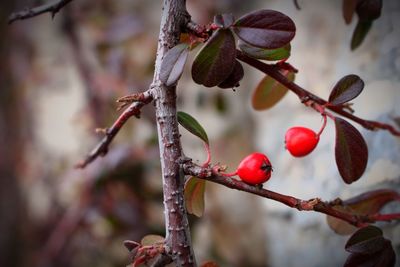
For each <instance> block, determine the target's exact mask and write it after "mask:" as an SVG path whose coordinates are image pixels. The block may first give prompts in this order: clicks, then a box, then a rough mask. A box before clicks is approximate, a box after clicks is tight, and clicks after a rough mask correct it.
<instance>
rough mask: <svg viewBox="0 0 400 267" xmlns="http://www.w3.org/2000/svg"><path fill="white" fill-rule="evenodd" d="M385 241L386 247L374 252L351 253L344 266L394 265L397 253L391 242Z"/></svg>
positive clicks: (376, 266)
mask: <svg viewBox="0 0 400 267" xmlns="http://www.w3.org/2000/svg"><path fill="white" fill-rule="evenodd" d="M385 243H386V244H385V247H384V249H382V250H381V251H378V252H377V253H374V254H369V255H363V254H355V253H352V254H350V256H349V257H348V258H347V260H346V262H345V264H344V266H343V267H394V266H395V263H396V254H395V252H394V250H393V247H392V244H391V242H390V241H389V240H385Z"/></svg>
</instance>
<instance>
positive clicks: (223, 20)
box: [214, 14, 235, 29]
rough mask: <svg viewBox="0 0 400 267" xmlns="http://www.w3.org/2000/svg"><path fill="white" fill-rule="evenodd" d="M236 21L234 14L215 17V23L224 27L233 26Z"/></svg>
mask: <svg viewBox="0 0 400 267" xmlns="http://www.w3.org/2000/svg"><path fill="white" fill-rule="evenodd" d="M234 21H235V17H234V16H233V15H232V14H222V15H216V16H215V17H214V23H215V24H217V25H218V26H220V27H221V28H224V29H227V28H229V27H230V26H232V24H233V22H234Z"/></svg>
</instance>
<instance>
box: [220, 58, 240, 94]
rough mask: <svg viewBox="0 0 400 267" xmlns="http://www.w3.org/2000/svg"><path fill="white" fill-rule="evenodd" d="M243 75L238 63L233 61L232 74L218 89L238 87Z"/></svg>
mask: <svg viewBox="0 0 400 267" xmlns="http://www.w3.org/2000/svg"><path fill="white" fill-rule="evenodd" d="M243 75H244V71H243V67H242V64H240V62H239V61H237V60H236V61H235V66H234V67H233V71H232V73H231V74H230V75H229V76H228V78H226V79H225V81H223V82H222V83H220V84H219V85H218V87H220V88H223V89H227V88H234V87H239V82H240V81H241V80H242V78H243Z"/></svg>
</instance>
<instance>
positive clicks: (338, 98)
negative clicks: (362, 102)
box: [329, 74, 364, 105]
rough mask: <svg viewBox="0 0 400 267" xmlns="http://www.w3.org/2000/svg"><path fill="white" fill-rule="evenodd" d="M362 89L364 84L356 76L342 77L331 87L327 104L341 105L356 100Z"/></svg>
mask: <svg viewBox="0 0 400 267" xmlns="http://www.w3.org/2000/svg"><path fill="white" fill-rule="evenodd" d="M363 89H364V82H363V80H361V79H360V77H358V76H357V75H354V74H350V75H347V76H344V77H343V78H342V79H340V81H338V82H337V83H336V85H335V87H333V89H332V92H331V94H330V96H329V103H330V104H332V105H341V104H344V103H346V102H349V101H350V100H353V99H354V98H356V97H357V96H358V95H359V94H361V92H362V90H363Z"/></svg>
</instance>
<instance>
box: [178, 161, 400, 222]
mask: <svg viewBox="0 0 400 267" xmlns="http://www.w3.org/2000/svg"><path fill="white" fill-rule="evenodd" d="M183 169H184V172H185V174H186V175H192V176H196V177H198V178H200V179H205V180H208V181H211V182H214V183H217V184H221V185H224V186H226V187H229V188H231V189H236V190H239V191H244V192H248V193H251V194H254V195H258V196H261V197H264V198H268V199H271V200H274V201H277V202H280V203H282V204H285V205H286V206H288V207H290V208H295V209H297V210H299V211H316V212H320V213H323V214H326V215H330V216H332V217H335V218H338V219H341V220H343V221H346V222H348V223H349V224H352V225H354V226H356V227H364V226H366V225H367V224H369V223H374V222H377V221H390V220H399V219H400V213H394V214H385V215H383V214H373V215H355V214H351V213H346V212H343V211H340V210H337V209H335V208H333V206H334V204H335V205H337V204H336V203H334V202H325V201H322V200H321V199H319V198H313V199H310V200H302V199H298V198H295V197H292V196H287V195H282V194H279V193H276V192H273V191H270V190H267V189H263V188H260V187H257V186H252V185H249V184H246V183H244V182H242V181H239V180H236V179H233V178H231V177H226V176H222V175H219V174H218V173H215V172H214V171H213V170H212V169H211V168H205V167H200V166H197V165H195V164H193V163H192V162H191V161H186V162H185V163H183Z"/></svg>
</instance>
